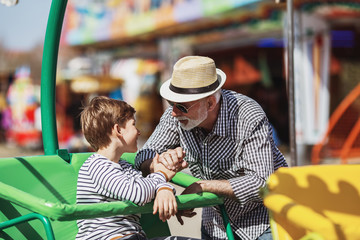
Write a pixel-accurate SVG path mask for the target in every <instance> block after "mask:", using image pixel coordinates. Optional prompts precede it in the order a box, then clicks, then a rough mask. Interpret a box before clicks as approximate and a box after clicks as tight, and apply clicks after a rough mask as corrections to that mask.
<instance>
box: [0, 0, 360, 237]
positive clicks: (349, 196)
mask: <svg viewBox="0 0 360 240" xmlns="http://www.w3.org/2000/svg"><path fill="white" fill-rule="evenodd" d="M66 4H67V1H66V0H53V1H52V5H51V9H50V14H49V19H48V25H47V30H46V36H45V43H44V54H43V62H42V76H41V110H42V113H41V115H42V130H43V131H42V132H43V145H44V155H39V156H28V157H13V158H3V159H0V239H17V240H18V239H66V240H67V239H74V238H75V235H76V233H77V225H76V220H77V219H85V218H96V217H106V216H112V215H120V214H121V215H126V214H134V213H141V214H142V217H141V223H142V226H143V228H144V230H145V232H146V233H147V235H148V237H156V236H168V235H170V231H169V228H168V226H167V223H166V222H165V223H163V222H161V221H160V220H159V218H158V216H156V215H155V216H154V215H152V203H149V204H147V205H145V206H142V207H140V206H137V205H135V204H133V203H131V202H121V201H119V202H111V203H98V204H86V205H78V204H76V182H77V174H78V170H79V169H80V167H81V165H82V163H83V162H84V161H85V160H86V159H87V158H88V157H89V156H90V155H91V154H92V153H69V152H68V151H67V150H64V149H59V146H58V140H57V129H56V121H55V78H56V67H57V55H58V48H59V39H60V33H61V27H62V22H63V17H64V13H65V9H66ZM122 158H123V159H125V160H127V161H129V162H132V163H133V161H134V154H124V155H123V156H122ZM359 171H360V165H321V166H306V167H296V166H295V167H292V168H282V169H280V170H278V171H277V172H276V173H274V174H273V175H271V177H270V178H269V180H268V184H267V188H264V189H262V190H261V193H262V195H263V197H264V204H265V205H266V206H267V207H268V209H269V211H270V215H271V219H270V222H271V228H272V232H273V237H274V239H360V204H359V202H360V184H359V183H360V174H359ZM197 180H198V179H196V178H194V177H191V176H189V175H186V174H184V173H178V174H177V175H176V176H175V177H174V178H173V180H172V181H173V183H175V184H178V185H180V186H183V187H187V186H189V185H190V184H192V183H193V182H195V181H197ZM176 198H177V202H178V208H179V209H180V210H181V209H189V208H197V207H205V206H217V205H218V206H219V208H220V210H221V212H222V215H223V220H224V225H225V228H226V230H227V235H228V239H234V237H233V233H232V231H231V227H230V222H229V219H228V217H227V214H226V210H225V208H224V206H223V198H222V197H219V196H217V195H215V194H212V193H207V192H205V193H202V194H187V195H180V196H177V197H176Z"/></svg>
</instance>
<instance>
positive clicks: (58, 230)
mask: <svg viewBox="0 0 360 240" xmlns="http://www.w3.org/2000/svg"><path fill="white" fill-rule="evenodd" d="M91 154H92V153H74V154H71V161H70V162H71V163H70V164H69V163H67V162H66V161H65V160H63V159H62V158H60V157H59V156H57V155H46V156H45V155H41V156H31V157H15V158H2V159H0V182H3V183H5V184H8V185H10V186H12V187H15V188H17V189H19V190H22V191H24V192H26V193H30V194H31V195H34V196H37V197H40V198H43V199H46V200H48V201H51V202H55V203H66V204H75V203H76V182H77V175H78V171H79V169H80V167H81V165H82V164H83V162H84V161H85V160H86V159H87V158H88V157H89V156H90V155H91ZM134 156H135V155H134V154H125V155H124V156H123V157H124V158H125V160H127V161H129V162H133V160H134ZM28 213H30V211H29V210H27V209H24V208H22V207H19V206H17V205H15V204H12V203H10V202H9V201H6V200H3V199H0V222H4V221H7V220H10V219H14V218H16V217H20V216H23V215H26V214H28ZM51 224H52V227H53V230H54V234H55V239H57V240H61V239H64V240H65V239H66V240H68V239H74V238H75V235H76V233H77V231H78V229H77V226H76V221H75V220H74V221H52V220H51ZM142 225H143V228H144V230H145V232H146V233H147V234H148V237H155V236H165V235H170V232H169V228H168V225H167V223H163V222H161V221H160V220H159V218H158V216H153V215H152V214H143V216H142ZM155 226H156V227H155ZM2 238H3V239H16V240H21V239H46V235H45V230H44V227H43V225H42V224H41V222H40V221H38V220H36V221H30V222H26V223H22V224H18V225H16V226H14V227H10V228H7V229H4V230H3V231H0V239H2Z"/></svg>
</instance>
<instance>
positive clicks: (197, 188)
mask: <svg viewBox="0 0 360 240" xmlns="http://www.w3.org/2000/svg"><path fill="white" fill-rule="evenodd" d="M200 183H201V181H199V182H195V183H193V184H191V185H190V186H188V187H187V188H185V190H184V191H183V192H182V193H181V195H183V194H191V193H202V192H203V189H202V188H201V184H200ZM195 215H196V212H194V209H193V208H192V209H186V210H180V211H178V213H177V214H176V218H177V220H178V222H179V223H180V224H181V225H184V221H183V219H182V217H188V218H192V217H193V216H195Z"/></svg>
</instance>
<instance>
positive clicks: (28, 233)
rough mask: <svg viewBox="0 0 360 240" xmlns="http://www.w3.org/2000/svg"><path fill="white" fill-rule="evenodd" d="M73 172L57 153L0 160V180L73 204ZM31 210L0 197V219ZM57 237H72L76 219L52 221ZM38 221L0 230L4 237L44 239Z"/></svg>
mask: <svg viewBox="0 0 360 240" xmlns="http://www.w3.org/2000/svg"><path fill="white" fill-rule="evenodd" d="M76 180H77V179H76V173H75V171H74V169H73V167H72V166H71V165H70V164H68V163H67V162H65V161H64V160H63V159H62V158H60V157H59V156H57V155H48V156H31V157H15V158H2V159H0V181H1V182H3V183H5V184H8V185H10V186H13V187H15V188H17V189H19V190H22V191H24V192H27V193H30V194H31V195H34V196H37V197H40V198H43V199H46V200H49V201H51V202H60V203H67V204H74V203H75V201H76ZM28 213H30V211H29V210H27V209H24V208H22V207H19V206H17V205H15V204H12V203H10V202H8V201H5V200H3V199H0V222H4V221H6V220H9V219H14V218H16V217H20V216H23V215H26V214H28ZM51 224H52V227H53V229H54V234H55V237H56V239H74V238H75V235H76V233H77V226H76V221H61V222H60V221H52V222H51ZM45 236H46V235H45V230H44V227H43V225H42V224H41V222H40V221H37V220H36V221H30V222H26V223H22V224H19V225H16V226H15V227H10V228H7V229H4V230H3V232H1V231H0V237H3V238H4V239H16V240H20V239H46V237H45Z"/></svg>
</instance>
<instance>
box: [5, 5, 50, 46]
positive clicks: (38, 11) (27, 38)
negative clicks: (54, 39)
mask: <svg viewBox="0 0 360 240" xmlns="http://www.w3.org/2000/svg"><path fill="white" fill-rule="evenodd" d="M50 5H51V0H19V3H18V4H17V5H15V6H12V7H7V6H5V5H3V4H0V42H2V43H3V45H5V47H6V48H8V49H9V50H19V51H27V50H30V49H31V48H32V47H34V46H35V45H37V44H39V43H41V44H42V43H43V42H44V38H45V31H46V24H47V18H48V14H49V11H50Z"/></svg>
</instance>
